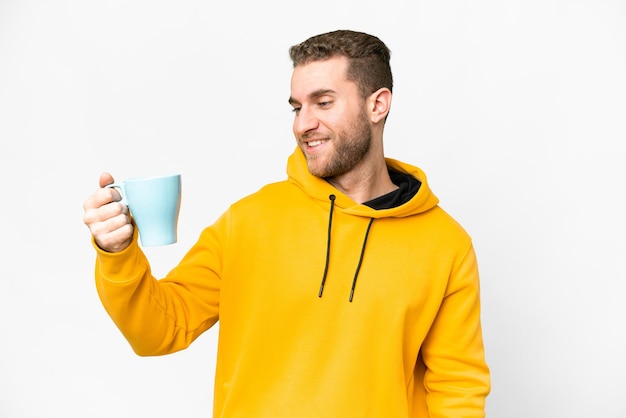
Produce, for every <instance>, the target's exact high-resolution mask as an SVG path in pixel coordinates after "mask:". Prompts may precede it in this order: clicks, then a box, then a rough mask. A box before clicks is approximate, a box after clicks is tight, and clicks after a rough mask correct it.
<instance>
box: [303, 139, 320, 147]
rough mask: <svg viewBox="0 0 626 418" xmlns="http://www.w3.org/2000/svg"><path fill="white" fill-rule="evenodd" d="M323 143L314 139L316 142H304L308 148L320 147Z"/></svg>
mask: <svg viewBox="0 0 626 418" xmlns="http://www.w3.org/2000/svg"><path fill="white" fill-rule="evenodd" d="M323 143H324V141H322V140H321V139H316V140H313V141H307V142H306V144H307V146H309V147H316V146H318V145H321V144H323Z"/></svg>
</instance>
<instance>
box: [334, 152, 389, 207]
mask: <svg viewBox="0 0 626 418" xmlns="http://www.w3.org/2000/svg"><path fill="white" fill-rule="evenodd" d="M326 181H328V182H329V183H330V184H332V185H333V186H334V187H336V188H337V189H338V190H340V191H341V192H342V193H343V194H345V195H346V196H348V197H350V199H352V200H354V201H355V202H357V203H363V202H367V201H370V200H372V199H375V198H377V197H379V196H382V195H384V194H387V193H389V192H392V191H393V190H396V189H397V188H398V186H396V185H395V184H393V182H392V181H391V178H390V177H389V172H388V171H387V165H386V164H385V160H384V159H382V160H381V161H380V163H379V164H377V165H376V166H375V167H372V166H368V167H367V170H364V169H362V170H359V169H355V170H352V171H351V172H349V173H346V174H343V175H341V176H337V177H329V178H326Z"/></svg>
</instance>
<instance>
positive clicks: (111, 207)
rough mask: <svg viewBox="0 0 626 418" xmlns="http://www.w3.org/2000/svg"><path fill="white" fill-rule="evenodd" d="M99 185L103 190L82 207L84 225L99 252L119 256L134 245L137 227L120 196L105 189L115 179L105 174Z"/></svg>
mask: <svg viewBox="0 0 626 418" xmlns="http://www.w3.org/2000/svg"><path fill="white" fill-rule="evenodd" d="M99 182H100V187H101V188H100V189H98V190H96V191H95V192H94V194H92V195H91V196H90V197H89V198H87V200H85V202H84V203H83V209H84V217H83V222H84V223H85V225H87V227H88V228H89V230H90V232H91V234H92V235H93V237H94V239H95V241H96V243H97V244H98V246H100V248H102V249H103V250H105V251H109V252H118V251H121V250H123V249H124V248H126V247H127V246H128V245H129V244H130V243H131V241H132V237H133V232H134V227H133V224H132V221H131V217H130V213H129V211H128V207H127V206H126V205H123V204H121V203H119V200H120V199H121V196H120V194H119V192H118V191H117V190H115V189H114V188H105V187H104V186H106V185H107V184H111V183H112V182H113V176H111V175H110V174H108V173H103V174H102V175H101V176H100V180H99Z"/></svg>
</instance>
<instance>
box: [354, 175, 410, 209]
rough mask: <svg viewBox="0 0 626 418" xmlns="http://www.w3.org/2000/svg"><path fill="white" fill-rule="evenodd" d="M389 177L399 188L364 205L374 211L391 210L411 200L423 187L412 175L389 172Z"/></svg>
mask: <svg viewBox="0 0 626 418" xmlns="http://www.w3.org/2000/svg"><path fill="white" fill-rule="evenodd" d="M389 177H391V181H392V182H393V184H395V185H396V186H398V188H397V189H396V190H394V191H392V192H389V193H387V194H384V195H382V196H379V197H377V198H374V199H372V200H369V201H367V202H364V203H363V204H364V205H367V206H369V207H370V208H372V209H376V210H380V209H390V208H395V207H396V206H400V205H402V204H403V203H406V202H408V201H409V200H411V198H412V197H413V196H415V194H416V193H417V191H418V190H419V189H420V186H421V185H422V182H421V181H419V180H418V179H416V178H415V177H413V176H411V175H410V174H406V173H400V172H398V171H393V170H389Z"/></svg>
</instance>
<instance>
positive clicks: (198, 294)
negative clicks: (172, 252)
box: [83, 173, 221, 355]
mask: <svg viewBox="0 0 626 418" xmlns="http://www.w3.org/2000/svg"><path fill="white" fill-rule="evenodd" d="M111 183H113V177H112V176H111V175H110V174H109V173H103V174H102V175H101V176H100V181H99V185H100V188H99V189H98V190H96V192H95V193H94V194H93V195H92V196H90V197H89V198H88V199H87V200H86V201H85V203H84V205H83V208H84V211H85V214H84V219H83V220H84V222H85V225H87V226H88V227H89V230H90V231H91V233H92V235H93V241H92V242H93V245H94V248H95V250H96V270H95V277H96V287H97V289H98V294H99V296H100V300H101V301H102V304H103V305H104V307H105V309H106V310H107V312H108V313H109V315H110V316H111V318H112V319H113V321H114V322H115V324H116V325H117V326H118V328H119V329H120V330H121V331H122V333H123V334H124V336H125V337H126V339H127V340H128V342H129V343H130V344H131V346H132V348H133V350H135V352H136V353H137V354H139V355H159V354H166V353H171V352H174V351H178V350H181V349H183V348H186V347H187V346H188V345H189V344H191V342H192V341H193V340H194V339H195V338H197V337H198V336H199V335H200V334H201V333H202V332H204V331H205V330H206V329H208V328H209V327H210V326H212V325H213V324H214V323H215V322H216V321H217V318H218V306H219V288H220V280H219V266H220V265H221V263H220V257H221V256H220V254H221V252H220V249H219V248H220V246H219V239H218V238H217V234H215V233H214V232H215V231H216V230H215V229H213V230H212V232H207V233H206V234H203V236H204V238H203V237H201V239H200V240H199V241H198V243H197V244H196V245H195V246H194V247H193V248H192V249H191V250H190V251H189V253H188V254H187V255H186V256H185V258H184V259H183V261H182V262H181V263H180V264H179V266H177V267H176V268H175V269H174V270H172V272H170V274H169V275H168V277H167V278H165V279H163V280H160V281H157V280H156V279H155V278H154V277H153V276H152V273H151V271H150V265H149V263H148V260H147V259H146V257H145V255H144V254H143V252H142V251H141V249H140V248H139V246H138V244H137V231H136V229H135V228H134V226H133V223H132V221H131V218H130V214H129V212H128V208H127V207H126V206H125V205H122V204H120V203H119V200H120V195H119V193H118V192H117V191H116V190H115V189H112V188H105V186H106V185H108V184H111Z"/></svg>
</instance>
